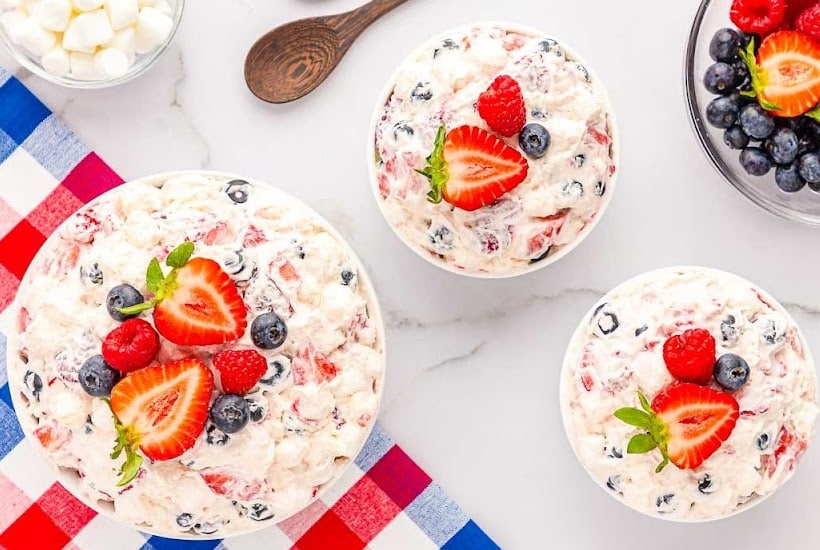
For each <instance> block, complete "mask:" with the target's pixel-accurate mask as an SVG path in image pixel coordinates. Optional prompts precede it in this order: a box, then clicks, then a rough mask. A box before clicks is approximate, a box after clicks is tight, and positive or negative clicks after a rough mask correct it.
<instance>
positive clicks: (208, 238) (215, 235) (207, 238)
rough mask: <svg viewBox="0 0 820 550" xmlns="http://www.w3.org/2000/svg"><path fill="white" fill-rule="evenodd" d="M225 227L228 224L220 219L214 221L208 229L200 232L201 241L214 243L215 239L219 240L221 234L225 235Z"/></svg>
mask: <svg viewBox="0 0 820 550" xmlns="http://www.w3.org/2000/svg"><path fill="white" fill-rule="evenodd" d="M227 227H228V224H226V223H225V222H224V221H222V220H220V221H218V222H216V224H215V225H214V226H213V227H211V228H210V229H208V230H207V231H205V232H204V233H203V234H202V237H201V240H202V242H204V243H205V244H214V243H216V242H217V241H219V240H220V238H221V237H222V236H223V235H225V230H226V229H227Z"/></svg>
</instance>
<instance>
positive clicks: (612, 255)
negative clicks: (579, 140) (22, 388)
mask: <svg viewBox="0 0 820 550" xmlns="http://www.w3.org/2000/svg"><path fill="white" fill-rule="evenodd" d="M358 3H359V0H275V1H269V0H207V1H194V0H190V1H189V2H188V6H187V10H186V13H185V15H184V18H183V22H182V26H181V28H180V32H179V35H178V37H177V41H176V43H175V45H174V46H173V47H172V48H171V50H170V51H169V52H167V55H166V56H165V57H164V58H163V59H162V60H161V61H160V62H159V63H158V65H157V66H156V67H154V68H153V69H152V70H151V71H150V72H149V73H147V74H146V75H144V76H142V77H141V78H139V79H137V80H136V81H134V82H131V83H129V84H126V85H124V86H122V87H119V88H116V89H109V90H101V91H74V90H68V89H63V88H58V87H56V86H53V85H50V84H47V83H44V82H42V81H39V80H36V79H34V78H33V77H30V76H29V75H27V74H25V73H24V72H22V71H20V70H17V69H18V67H17V66H15V65H14V64H13V63H12V62H11V60H10V59H9V58H8V57H7V56H6V54H0V63H2V64H3V65H5V66H6V67H9V68H11V69H13V70H16V72H17V74H18V75H19V76H21V77H22V78H23V80H24V81H25V82H26V83H27V84H28V85H29V86H30V87H31V88H32V89H33V90H34V91H35V92H36V93H37V94H39V96H40V97H41V98H42V99H43V100H44V101H45V102H46V103H47V104H48V105H49V106H50V107H51V108H52V109H54V110H55V111H57V112H58V113H60V114H61V115H62V116H63V117H64V118H65V120H66V121H67V122H68V124H69V125H70V126H71V127H72V128H73V129H74V130H75V131H76V132H77V133H78V134H79V135H80V136H81V137H82V138H83V139H84V140H85V141H87V142H88V143H89V144H90V145H91V146H92V147H93V148H94V149H96V150H97V151H98V152H99V154H100V155H101V156H102V157H103V158H104V159H106V160H107V161H108V162H109V163H110V164H111V165H112V166H113V167H114V168H115V170H117V171H119V173H120V174H122V175H123V176H124V177H126V178H131V177H136V176H140V175H145V174H148V173H152V172H157V171H161V170H166V169H177V168H193V167H207V168H214V169H221V170H229V171H235V172H240V173H244V174H247V175H249V176H253V177H256V178H260V179H263V180H267V181H269V182H271V183H273V184H275V185H278V186H280V187H281V188H283V189H285V190H287V191H289V192H291V193H292V194H294V195H296V196H298V197H300V198H301V199H303V200H305V201H306V202H307V203H309V204H310V205H312V206H314V207H315V208H317V209H318V210H319V211H320V212H321V213H323V214H324V215H325V216H327V218H329V219H330V220H331V221H332V222H333V223H334V224H336V226H337V227H338V228H339V229H340V230H341V231H342V233H343V234H344V235H345V236H347V237H348V238H349V239H350V241H351V243H352V245H353V246H354V248H355V249H356V250H357V251H358V253H359V254H360V255H361V257H362V258H363V260H364V262H365V264H366V265H367V266H368V268H369V271H370V274H371V276H372V278H373V279H374V282H375V284H376V286H377V290H378V292H379V294H380V296H381V300H382V305H383V308H384V309H385V311H386V312H387V323H388V339H389V342H388V347H389V369H390V370H389V374H388V385H387V389H386V396H385V400H384V407H383V410H382V414H381V418H382V421H383V423H384V424H385V425H386V426H387V428H388V429H389V430H390V431H391V432H392V434H393V435H394V436H395V438H396V439H397V440H398V441H399V442H400V443H401V444H402V445H403V446H404V447H405V448H406V449H407V450H408V452H409V453H410V454H411V455H412V456H413V457H414V458H415V459H416V460H417V461H418V462H419V463H420V464H422V465H423V466H424V467H425V468H426V469H427V470H428V471H429V472H430V473H431V474H432V476H433V477H434V478H435V479H437V480H438V481H439V482H440V483H441V484H442V485H443V486H444V487H445V488H446V490H447V491H448V492H449V493H450V494H451V495H453V496H454V497H455V498H456V499H457V500H458V502H459V503H460V504H461V505H462V506H463V507H464V508H465V509H466V510H467V512H468V513H469V514H470V515H472V516H473V517H474V518H475V519H476V520H477V521H478V522H479V523H480V524H481V525H482V526H483V527H484V528H485V529H486V530H487V531H488V532H489V533H490V534H491V535H492V536H493V537H494V538H495V539H496V540H497V541H498V542H499V544H501V545H502V546H503V547H504V548H525V549H526V548H556V549H587V548H589V549H592V548H614V549H620V548H638V547H643V548H649V547H654V548H664V549H666V550H683V549H688V548H744V549H747V550H755V549H760V550H762V549H770V548H777V549H779V550H780V549H803V548H818V547H820V523H818V522H817V520H816V510H817V509H818V508H820V490H818V488H819V487H820V444H815V445H814V446H812V447H810V449H809V451H808V453H807V454H806V456H805V457H804V461H803V463H802V465H801V467H800V468H799V469H798V471H797V474H796V476H795V478H794V479H793V481H792V482H790V483H789V484H787V485H786V486H785V487H784V488H783V489H782V490H781V491H779V492H778V493H777V494H776V495H775V496H774V497H772V498H771V499H769V500H768V501H766V502H765V503H763V504H761V505H760V506H758V507H756V508H754V509H752V510H750V511H748V512H746V513H744V514H741V515H740V516H737V517H734V518H731V519H728V520H724V521H720V522H716V523H710V524H701V525H680V524H672V523H666V522H663V521H660V520H653V519H650V518H646V517H643V516H641V515H639V514H637V513H635V512H632V511H630V510H628V509H627V508H625V507H623V506H620V505H618V504H617V503H616V502H615V501H614V500H612V499H611V498H610V497H609V496H608V495H606V494H605V493H604V492H603V491H601V490H600V489H599V488H598V487H597V486H596V485H595V484H594V483H593V482H592V481H591V480H590V479H589V478H588V477H587V475H586V474H585V473H584V471H583V470H582V469H581V467H580V466H579V465H578V463H577V462H576V461H575V459H574V457H573V456H572V453H571V451H570V448H569V445H568V444H567V441H566V439H565V437H564V434H563V432H562V429H561V423H560V417H559V409H558V402H557V395H558V376H559V368H560V364H561V359H562V355H563V351H564V347H565V344H566V342H567V340H568V339H569V336H570V334H571V332H572V330H573V328H574V326H575V324H576V323H577V321H578V320H579V319H580V317H581V316H582V315H583V314H584V312H585V311H586V310H587V308H589V307H590V306H591V305H592V304H593V302H595V300H596V299H597V298H598V297H599V296H600V295H601V294H603V292H604V291H606V290H607V289H609V288H610V287H612V286H614V285H615V284H617V283H619V282H620V281H622V280H624V279H626V278H628V277H631V276H632V275H635V274H637V273H640V272H642V271H646V270H649V269H653V268H656V267H661V266H666V265H672V264H702V265H708V266H712V267H717V268H722V269H726V270H730V271H734V272H736V273H738V274H740V275H742V276H744V277H746V278H749V279H751V280H753V281H755V282H757V283H759V284H760V285H762V286H763V287H764V288H766V289H767V290H769V291H770V292H771V293H772V294H774V295H775V296H777V297H778V298H779V299H780V300H781V301H783V302H784V303H785V304H787V305H788V308H789V310H790V311H791V312H792V313H793V314H794V316H795V317H796V319H797V320H798V322H799V323H800V324H801V326H802V327H803V329H804V331H805V333H806V335H807V337H808V339H809V341H810V343H813V344H814V345H815V347H816V349H815V355H817V354H818V353H820V293H819V292H818V288H820V277H818V272H820V257H818V255H817V254H816V252H814V250H815V249H816V245H817V242H818V238H820V235H818V233H817V232H816V231H815V230H811V229H807V228H803V227H801V226H798V225H795V224H792V223H788V222H785V221H782V220H779V219H776V218H774V217H772V216H770V215H768V214H766V213H764V212H762V211H760V210H758V209H757V208H756V207H755V206H753V205H752V204H751V203H749V202H747V201H746V200H745V199H744V198H743V197H741V196H740V195H739V194H738V193H737V192H736V191H734V190H733V189H732V188H731V187H730V186H729V185H728V184H726V183H725V182H724V181H723V180H722V179H721V178H720V177H719V176H718V175H717V174H716V173H715V172H714V171H713V170H712V168H711V166H710V165H709V164H708V161H707V159H706V157H705V156H704V155H703V154H702V152H701V150H700V149H699V146H698V144H697V142H696V140H695V137H694V135H693V133H692V130H691V129H690V126H689V121H688V117H687V114H686V110H685V105H684V99H683V89H682V76H681V75H682V66H683V49H684V44H685V41H686V37H687V34H688V30H689V25H690V23H691V20H692V17H693V15H694V12H695V10H696V8H697V4H698V1H697V0H680V1H678V2H657V1H650V0H632V1H630V2H604V1H603V0H574V1H572V2H563V3H559V2H543V3H536V2H533V1H532V0H505V1H503V2H499V1H497V0H410V1H409V2H407V3H406V4H405V5H403V6H401V7H400V8H398V9H397V10H396V11H395V12H394V13H392V14H389V15H387V16H386V17H385V18H384V19H382V20H381V21H379V22H377V23H376V24H375V25H374V26H373V27H371V28H370V29H369V30H368V31H366V32H365V34H364V35H363V36H362V37H361V38H360V40H359V41H358V42H357V43H356V44H354V46H353V47H352V48H351V50H350V51H349V52H348V55H347V57H346V58H345V59H344V61H343V62H342V64H341V66H340V67H339V68H338V69H337V71H336V72H335V73H334V74H332V75H331V77H330V79H329V80H328V81H327V82H326V83H325V84H324V85H323V86H322V87H320V88H319V89H318V90H317V91H316V92H314V93H313V94H312V95H310V96H308V97H307V98H305V99H303V100H300V101H298V102H295V103H292V104H289V105H284V106H272V105H267V104H264V103H262V102H260V101H258V100H257V99H255V98H254V97H253V96H252V95H251V94H250V93H249V92H248V90H247V89H246V87H245V84H244V82H243V80H242V65H243V60H244V55H245V52H246V51H247V49H248V48H249V47H250V45H251V44H252V42H253V41H254V40H255V38H256V37H257V36H258V35H260V34H261V33H262V32H264V31H265V30H267V29H268V28H270V27H272V26H274V25H276V24H279V23H282V22H285V21H287V20H290V19H293V18H296V17H302V16H310V15H319V14H323V13H333V12H337V11H343V10H346V9H348V8H352V7H355V6H356V5H357V4H358ZM535 6H539V7H535ZM489 19H496V20H509V21H515V22H519V23H525V24H528V25H531V26H535V27H539V28H542V29H544V30H545V31H547V32H549V33H551V34H553V35H555V36H557V37H559V38H560V39H563V40H565V41H567V42H568V43H569V44H571V45H572V46H573V47H574V48H575V49H576V50H578V51H579V52H580V53H581V54H582V55H583V56H584V57H585V58H586V59H587V61H588V62H589V63H590V64H591V65H592V66H593V67H594V68H595V70H596V72H597V73H598V75H599V76H600V77H601V78H602V79H603V81H604V83H605V84H606V85H607V87H608V89H609V91H610V94H611V98H612V100H613V103H614V106H615V109H616V113H617V115H618V120H619V123H620V131H621V137H622V158H621V161H622V163H621V174H620V180H619V182H618V189H617V192H616V195H615V197H614V200H613V202H612V204H611V206H610V209H609V211H608V212H607V214H606V216H605V217H604V219H603V220H602V223H601V224H600V225H599V226H598V228H597V229H596V231H595V232H594V233H593V234H592V235H591V237H590V238H589V239H588V240H587V241H586V242H584V243H583V244H582V245H581V246H580V247H579V248H578V249H577V250H576V251H574V252H573V253H572V254H571V255H570V256H569V257H567V258H565V259H564V260H562V261H560V262H559V263H558V264H556V265H554V266H551V267H549V268H547V269H545V270H542V271H540V272H537V273H535V274H531V275H528V276H525V277H521V278H517V279H511V280H499V281H490V280H471V279H465V278H460V277H458V276H455V275H452V274H449V273H446V272H444V271H442V270H440V269H437V268H435V267H433V266H430V265H428V264H426V263H425V262H423V261H422V260H421V259H419V258H418V257H417V256H416V255H415V254H414V253H412V252H410V251H409V250H407V249H405V248H404V247H403V246H402V245H401V243H400V242H399V240H398V239H397V238H396V237H395V236H394V235H393V233H392V232H390V231H389V229H388V227H387V225H386V223H385V222H384V220H383V219H382V217H381V215H380V214H379V211H378V209H377V207H376V204H375V202H374V200H373V197H372V195H371V192H370V189H369V184H368V181H367V171H366V166H365V136H366V132H367V127H368V123H369V120H370V117H371V112H372V109H373V107H374V103H375V101H376V98H377V96H378V94H379V92H380V90H381V88H382V86H383V83H384V82H385V81H386V79H387V77H388V76H389V74H390V73H391V72H392V70H393V68H394V66H395V65H396V64H397V63H398V62H399V61H400V60H401V59H402V58H403V57H404V56H405V55H406V54H407V53H409V52H410V50H411V49H412V48H413V47H415V46H416V45H417V44H419V43H421V42H422V41H423V40H425V39H426V38H428V37H429V36H431V35H432V34H435V33H438V32H440V31H442V30H445V29H446V28H449V27H453V26H456V25H460V24H463V23H468V22H470V21H472V20H489Z"/></svg>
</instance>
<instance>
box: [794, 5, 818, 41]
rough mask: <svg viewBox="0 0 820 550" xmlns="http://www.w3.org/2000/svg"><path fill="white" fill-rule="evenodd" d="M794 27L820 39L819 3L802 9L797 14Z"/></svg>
mask: <svg viewBox="0 0 820 550" xmlns="http://www.w3.org/2000/svg"><path fill="white" fill-rule="evenodd" d="M795 28H796V29H797V30H798V31H800V32H802V33H803V34H807V35H808V36H810V37H812V38H814V39H815V40H819V41H820V3H817V4H815V5H813V6H812V7H810V8H808V9H805V10H803V11H802V12H801V13H800V15H798V16H797V22H796V23H795Z"/></svg>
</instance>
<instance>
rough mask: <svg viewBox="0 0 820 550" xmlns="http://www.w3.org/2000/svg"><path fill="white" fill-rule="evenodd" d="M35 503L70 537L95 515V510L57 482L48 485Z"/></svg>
mask: <svg viewBox="0 0 820 550" xmlns="http://www.w3.org/2000/svg"><path fill="white" fill-rule="evenodd" d="M37 504H39V505H40V508H42V509H43V511H44V512H45V513H47V514H48V515H50V516H51V519H52V520H54V523H56V524H57V526H58V527H59V528H60V529H61V530H62V531H63V532H65V533H66V534H67V535H69V536H71V537H75V536H76V535H77V533H79V532H80V531H81V530H82V528H83V527H85V526H86V525H88V522H89V521H91V520H92V519H93V518H94V516H96V515H97V512H95V511H94V510H92V509H91V508H89V507H88V506H86V505H85V504H83V503H82V502H80V501H79V500H77V499H76V498H74V495H72V494H71V493H69V492H68V491H66V490H65V488H64V487H63V486H62V485H60V484H59V483H55V484H53V485H52V486H51V487H49V488H48V490H47V491H46V492H45V493H43V494H42V495H41V496H40V498H38V499H37Z"/></svg>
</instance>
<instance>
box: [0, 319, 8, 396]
mask: <svg viewBox="0 0 820 550" xmlns="http://www.w3.org/2000/svg"><path fill="white" fill-rule="evenodd" d="M6 368H7V367H6V335H5V334H3V333H2V332H0V386H2V385H3V384H5V383H6V382H8V380H9V375H8V373H7V372H6Z"/></svg>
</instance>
